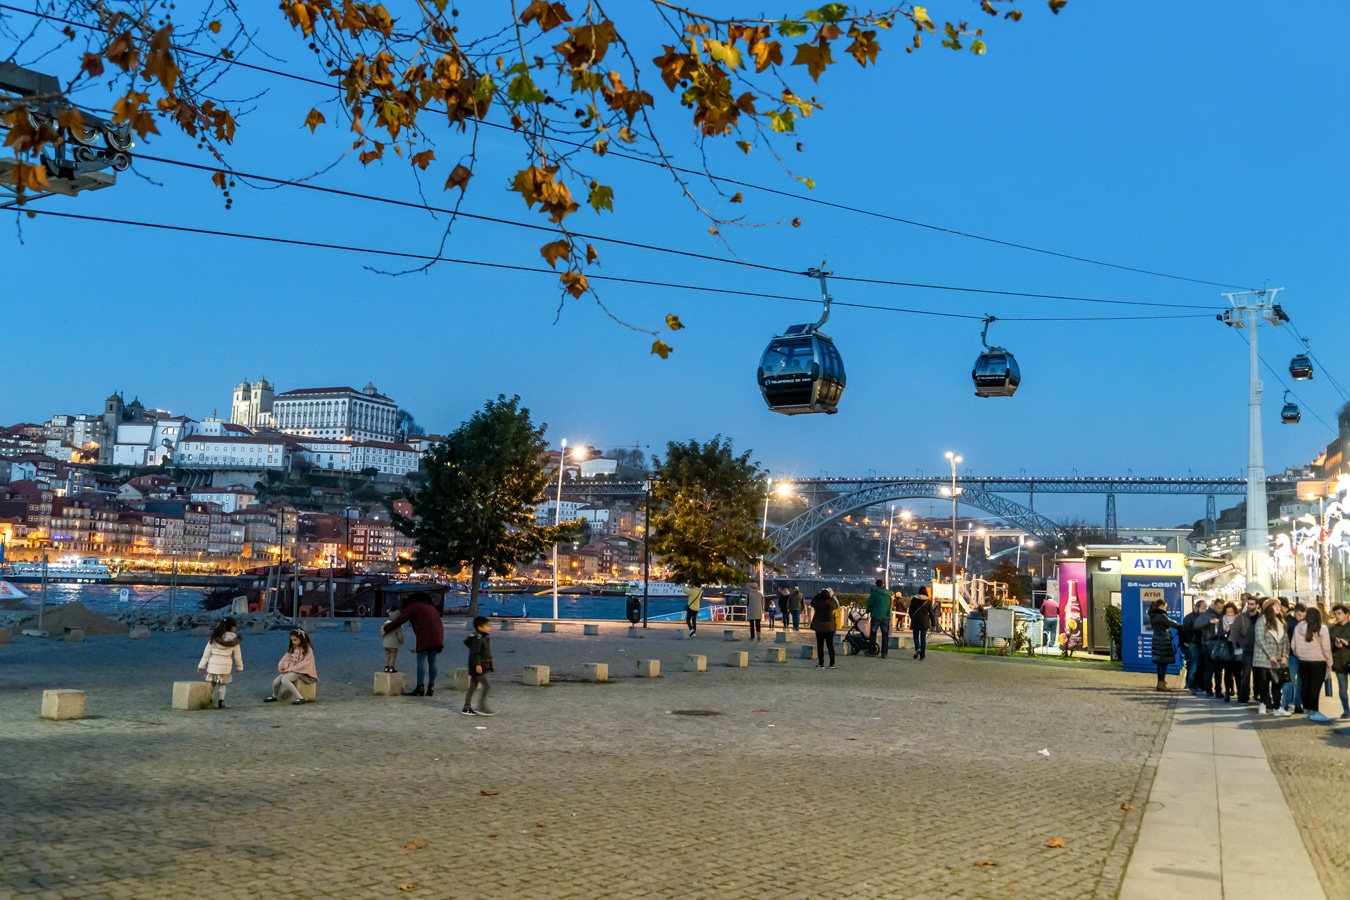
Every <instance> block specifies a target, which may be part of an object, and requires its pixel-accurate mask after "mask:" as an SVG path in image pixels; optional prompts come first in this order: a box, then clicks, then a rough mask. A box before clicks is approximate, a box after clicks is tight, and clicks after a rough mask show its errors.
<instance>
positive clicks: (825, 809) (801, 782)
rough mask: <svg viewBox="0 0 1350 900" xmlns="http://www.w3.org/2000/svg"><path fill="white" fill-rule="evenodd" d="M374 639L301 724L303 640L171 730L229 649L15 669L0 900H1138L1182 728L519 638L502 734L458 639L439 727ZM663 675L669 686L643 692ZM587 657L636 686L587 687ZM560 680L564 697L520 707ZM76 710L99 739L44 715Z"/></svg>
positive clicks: (3, 765) (3, 720)
mask: <svg viewBox="0 0 1350 900" xmlns="http://www.w3.org/2000/svg"><path fill="white" fill-rule="evenodd" d="M376 626H377V623H375V622H372V621H369V620H367V622H366V623H365V630H364V631H363V632H361V633H357V634H350V633H339V632H336V631H327V630H320V631H319V632H318V633H317V634H316V635H315V645H316V650H317V655H318V664H319V674H320V676H321V679H322V680H321V681H320V684H319V698H318V702H316V703H314V704H311V705H307V706H303V707H293V706H291V705H289V704H266V705H264V704H263V703H261V702H260V697H261V695H262V694H263V693H264V691H265V689H266V687H267V685H268V684H269V683H270V679H271V678H272V676H273V673H274V670H275V663H276V660H277V658H278V657H279V656H280V655H281V653H282V650H283V645H284V642H285V640H286V637H285V633H284V632H271V633H268V634H266V635H261V636H253V635H246V636H245V638H244V644H243V655H244V661H245V665H246V666H247V669H246V671H245V672H244V673H243V674H242V675H237V676H236V677H235V681H234V684H232V685H231V687H230V693H229V698H228V702H227V705H228V706H229V707H231V708H227V709H226V710H223V711H216V710H212V711H193V712H182V711H175V710H171V709H170V708H169V701H170V693H171V690H170V687H171V682H172V681H174V680H175V679H180V680H188V679H193V678H195V677H196V674H195V665H196V661H197V658H198V656H199V654H200V652H201V647H202V645H203V643H204V639H202V638H197V637H192V636H190V635H187V634H160V633H155V634H154V635H152V638H151V640H149V641H129V640H127V639H126V638H125V637H121V636H116V637H105V638H91V639H89V640H87V641H86V642H85V643H83V644H63V643H55V642H39V641H36V640H32V639H25V638H16V640H15V643H13V644H11V645H0V895H3V896H10V895H25V896H26V895H30V894H31V895H41V896H50V897H72V898H74V897H79V898H98V897H136V898H142V897H174V898H181V897H241V898H243V897H258V896H268V897H280V896H307V897H316V896H317V897H323V896H340V897H366V896H369V897H392V896H413V897H416V896H426V897H456V898H461V897H462V898H497V897H503V898H505V897H509V898H533V897H539V898H553V897H577V898H583V897H584V898H591V897H681V898H684V897H712V896H715V897H718V898H739V897H747V898H748V897H754V898H762V897H765V896H773V897H813V898H814V897H822V896H828V897H906V898H926V897H934V898H936V897H943V898H949V897H959V898H975V897H985V898H989V897H1028V896H1035V897H1038V898H1068V897H1114V896H1115V893H1116V890H1117V888H1118V886H1119V882H1120V879H1121V876H1122V873H1123V870H1124V865H1125V861H1126V859H1127V858H1128V854H1129V850H1130V846H1131V844H1132V842H1133V840H1134V836H1135V834H1136V832H1137V828H1138V817H1139V815H1141V813H1140V809H1141V808H1142V807H1143V805H1144V801H1145V798H1146V797H1147V792H1148V789H1149V785H1150V783H1151V780H1152V770H1151V769H1150V758H1151V757H1156V753H1157V751H1158V749H1159V748H1160V747H1161V740H1162V738H1163V737H1164V736H1165V734H1166V730H1167V726H1168V723H1169V721H1170V707H1169V703H1168V701H1167V700H1166V699H1165V698H1160V697H1158V695H1156V694H1154V693H1152V692H1150V691H1147V690H1145V689H1144V688H1145V687H1146V685H1145V684H1144V682H1145V681H1147V679H1145V678H1143V676H1131V675H1122V674H1121V673H1120V672H1118V671H1112V670H1105V669H1103V670H1095V669H1094V668H1092V667H1086V666H1084V667H1074V668H1072V669H1071V670H1070V669H1067V668H1059V667H1055V666H1052V665H1044V664H1038V663H1034V662H1030V661H1027V662H1021V661H1007V660H997V659H980V658H972V657H969V656H965V655H960V654H947V653H934V654H930V655H929V658H928V660H927V661H924V662H918V661H915V660H913V659H911V658H910V654H909V653H908V652H893V653H892V654H891V658H890V659H887V660H881V659H870V658H865V657H863V658H854V657H841V658H840V660H839V668H838V669H836V670H834V671H830V670H817V669H815V668H813V664H812V663H811V661H809V660H806V659H801V658H799V657H798V655H797V653H796V652H795V651H796V650H797V649H798V645H797V644H793V645H791V646H790V647H789V657H790V658H789V661H788V663H787V664H786V665H776V664H771V663H765V662H761V661H759V656H760V654H759V652H758V650H760V649H762V648H764V647H773V646H777V645H775V644H773V643H770V642H769V641H765V642H764V643H762V644H759V645H753V644H750V643H748V642H746V641H744V640H742V641H740V642H738V643H734V644H732V643H726V642H724V641H723V640H721V630H720V629H718V628H716V627H713V628H708V626H706V625H705V626H704V629H703V631H704V632H705V633H707V632H710V634H708V636H703V635H700V637H699V638H698V639H696V640H694V641H682V640H678V639H677V632H676V630H675V629H673V628H665V629H662V630H657V629H655V628H654V629H653V630H652V632H651V633H650V634H649V636H648V637H646V638H644V639H641V640H635V639H630V638H627V637H626V636H625V629H624V628H623V626H622V625H615V624H608V625H606V626H605V629H604V630H605V634H603V635H602V636H601V637H583V636H582V635H581V634H580V625H570V624H569V625H564V626H563V627H562V631H561V632H560V633H558V634H551V635H541V634H538V633H526V632H524V631H517V632H514V633H510V632H507V633H494V635H493V649H494V651H495V654H496V656H497V661H498V672H497V674H496V675H495V677H494V679H493V682H494V684H493V695H492V699H493V701H494V706H495V707H496V709H497V711H498V712H499V715H498V716H497V717H495V718H490V719H475V718H467V717H462V716H460V715H459V714H458V710H459V708H460V703H461V700H462V698H461V697H460V696H458V695H455V694H452V693H451V692H450V690H449V684H450V672H449V671H448V670H449V669H450V668H453V666H454V665H463V662H462V660H463V655H464V651H463V648H462V647H461V646H460V645H459V641H460V633H459V630H458V626H456V627H447V643H448V650H447V654H446V659H445V661H444V664H443V666H442V670H443V671H442V676H441V679H440V683H439V684H438V689H437V693H436V696H435V698H434V699H431V700H426V699H416V698H379V697H373V696H371V679H372V673H373V672H374V671H375V670H377V669H379V668H380V667H381V666H382V664H383V657H382V654H381V651H380V649H379V643H378V641H379V637H378V633H377V631H376ZM535 627H537V626H535ZM741 635H742V636H744V632H743V631H742V632H741ZM807 637H808V636H807V634H806V633H803V634H802V635H801V636H800V638H799V640H800V642H801V643H802V644H805V642H806V640H807ZM733 649H734V650H750V651H751V658H752V663H751V665H750V667H749V668H747V669H739V668H729V667H727V666H726V665H725V660H726V656H727V654H728V653H729V652H730V651H732V650H733ZM690 652H697V653H702V654H706V655H707V657H708V671H707V672H706V673H702V674H693V673H686V672H684V671H683V667H682V664H683V661H684V657H685V655H686V654H687V653H690ZM644 657H645V658H657V659H660V660H661V668H662V673H663V676H664V677H662V678H660V679H638V678H635V677H632V675H633V671H634V668H635V663H634V661H635V660H636V659H638V658H644ZM588 661H594V662H606V663H609V665H610V672H611V676H612V677H613V678H614V681H613V683H611V684H587V683H583V682H582V681H581V680H580V676H581V671H582V670H581V666H582V664H583V663H585V662H588ZM411 663H412V660H411V658H408V657H406V655H404V656H402V657H401V659H400V668H401V669H403V670H410V669H411ZM535 663H538V664H548V665H550V666H552V675H553V680H554V682H555V684H554V686H552V687H549V688H527V687H524V686H522V685H521V684H520V669H521V666H522V665H525V664H535ZM53 687H63V688H81V689H84V690H86V691H87V692H88V695H87V705H86V714H87V716H88V718H86V719H84V720H81V721H76V722H45V721H41V720H39V718H38V711H39V705H40V692H41V689H43V688H53ZM674 710H707V711H714V712H717V713H720V715H715V716H683V715H673V714H672V711H674ZM1042 749H1047V750H1048V751H1049V753H1050V755H1049V757H1048V758H1047V757H1045V756H1043V755H1041V754H1040V753H1039V752H1038V751H1040V750H1042ZM1123 807H1132V808H1131V809H1126V808H1123ZM1055 838H1059V839H1061V840H1062V841H1063V843H1064V844H1065V845H1066V846H1065V847H1064V848H1063V849H1051V848H1047V847H1046V846H1045V845H1046V843H1047V842H1048V841H1051V840H1052V839H1055ZM986 863H995V865H988V864H986ZM409 886H410V887H409Z"/></svg>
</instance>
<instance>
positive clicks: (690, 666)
mask: <svg viewBox="0 0 1350 900" xmlns="http://www.w3.org/2000/svg"><path fill="white" fill-rule="evenodd" d="M684 670H685V671H686V672H706V671H708V657H706V656H703V655H702V654H699V653H690V654H689V655H688V656H686V657H685V658H684Z"/></svg>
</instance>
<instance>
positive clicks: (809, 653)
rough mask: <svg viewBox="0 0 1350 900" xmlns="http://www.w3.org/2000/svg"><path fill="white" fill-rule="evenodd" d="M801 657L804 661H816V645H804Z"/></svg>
mask: <svg viewBox="0 0 1350 900" xmlns="http://www.w3.org/2000/svg"><path fill="white" fill-rule="evenodd" d="M801 657H802V659H815V658H816V647H815V645H814V644H805V645H803V647H802V652H801Z"/></svg>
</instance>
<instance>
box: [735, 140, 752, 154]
mask: <svg viewBox="0 0 1350 900" xmlns="http://www.w3.org/2000/svg"><path fill="white" fill-rule="evenodd" d="M736 146H737V147H740V148H741V152H742V153H749V152H750V142H749V141H737V142H736Z"/></svg>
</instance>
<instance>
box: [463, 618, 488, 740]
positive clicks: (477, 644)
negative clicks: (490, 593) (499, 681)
mask: <svg viewBox="0 0 1350 900" xmlns="http://www.w3.org/2000/svg"><path fill="white" fill-rule="evenodd" d="M491 630H492V623H491V622H490V621H489V619H488V617H487V616H475V617H474V620H473V634H471V635H469V636H468V637H466V638H465V639H464V646H466V647H468V648H469V692H468V693H467V694H465V695H464V709H462V710H460V713H461V714H462V715H466V716H490V715H493V712H492V710H490V709H488V705H487V696H488V688H489V687H490V685H489V684H488V680H487V676H488V673H489V672H491V671H492V637H491V634H490V632H491ZM480 686H481V687H482V688H483V693H482V694H480V695H479V696H478V709H474V708H473V692H474V690H476V689H477V688H478V687H480Z"/></svg>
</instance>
